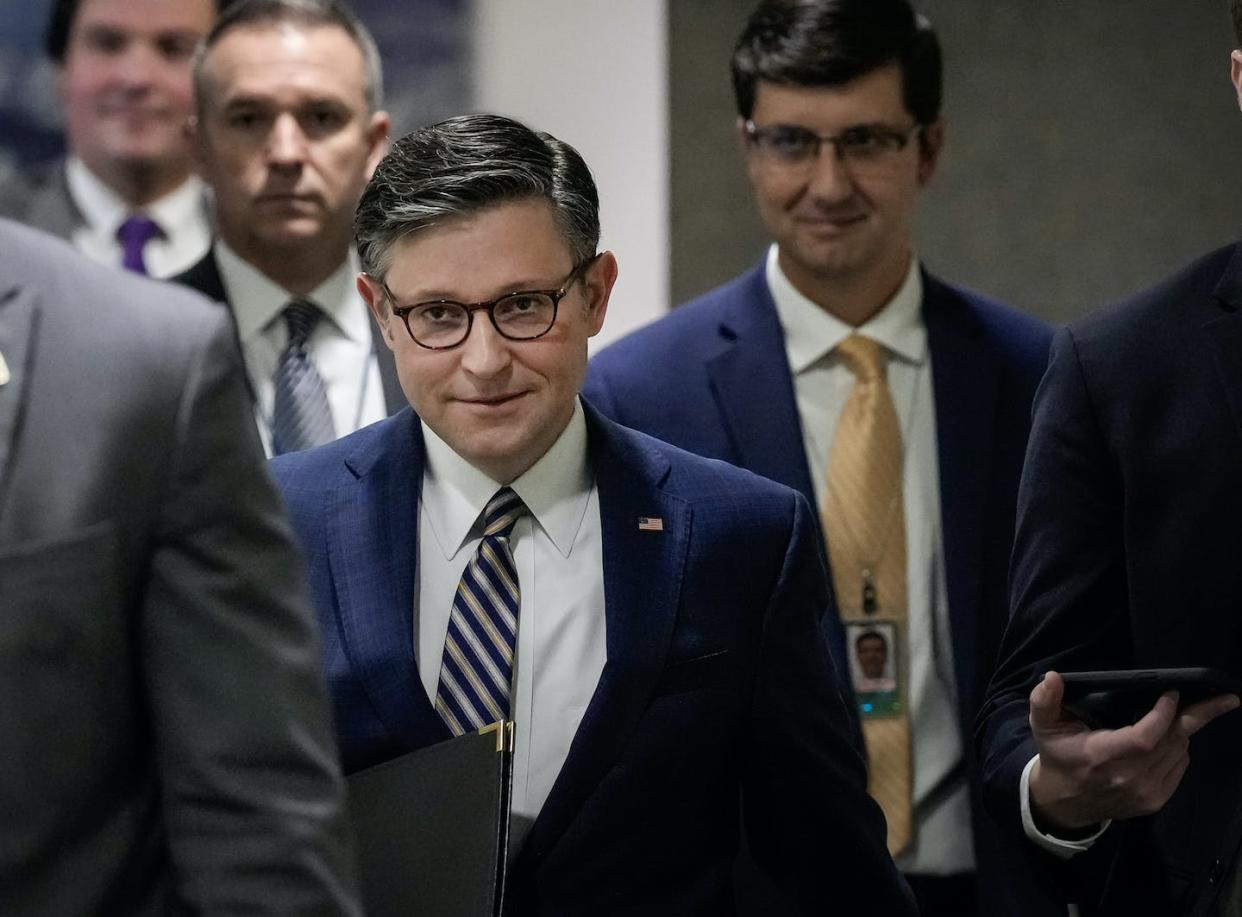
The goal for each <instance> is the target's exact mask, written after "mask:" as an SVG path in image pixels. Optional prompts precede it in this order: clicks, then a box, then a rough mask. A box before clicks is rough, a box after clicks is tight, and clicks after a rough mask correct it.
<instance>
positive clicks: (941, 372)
mask: <svg viewBox="0 0 1242 917" xmlns="http://www.w3.org/2000/svg"><path fill="white" fill-rule="evenodd" d="M923 290H924V292H923V320H924V322H925V324H926V325H927V339H928V347H929V349H930V351H931V360H932V388H933V393H934V399H935V404H936V440H937V448H938V455H939V460H940V461H939V464H940V520H941V532H942V535H943V546H942V552H943V555H944V568H945V578H946V580H947V582H946V586H947V591H948V597H949V618H950V626H951V631H952V634H953V660H954V667H955V668H956V669H957V682H958V684H959V685H974V684H976V679H977V677H978V672H977V671H976V654H977V652H978V648H977V643H978V634H977V622H978V621H979V616H980V615H981V614H982V609H981V608H980V607H979V606H980V595H981V589H982V588H983V583H982V579H981V570H980V565H979V563H978V560H977V559H978V558H979V557H980V556H982V554H983V539H984V538H985V537H987V531H986V526H985V524H984V513H985V510H986V508H987V491H988V485H989V482H990V481H991V477H992V441H993V434H994V432H995V426H996V410H997V392H998V387H999V382H1000V379H999V369H998V367H997V365H996V362H995V360H994V358H993V356H992V354H991V353H990V352H989V350H988V347H987V346H986V342H985V341H984V338H983V334H982V329H981V328H980V327H979V324H978V319H977V318H976V317H975V316H974V315H972V314H971V313H970V311H969V310H968V309H967V307H966V305H965V303H963V302H962V300H961V299H960V297H958V295H957V294H956V293H954V292H953V291H952V290H951V289H949V288H948V287H946V286H945V285H944V284H942V283H940V281H938V280H936V279H935V278H934V277H931V276H930V275H928V274H927V273H924V275H923Z"/></svg>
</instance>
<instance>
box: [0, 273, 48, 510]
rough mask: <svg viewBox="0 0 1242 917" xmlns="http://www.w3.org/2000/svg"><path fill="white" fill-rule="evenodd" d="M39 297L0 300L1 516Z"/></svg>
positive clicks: (17, 293)
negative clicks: (2, 376) (0, 381)
mask: <svg viewBox="0 0 1242 917" xmlns="http://www.w3.org/2000/svg"><path fill="white" fill-rule="evenodd" d="M39 310H40V306H39V297H38V294H37V293H36V292H35V290H34V289H33V288H31V287H17V288H14V289H13V290H11V291H9V293H8V294H7V295H6V296H3V297H0V356H3V358H4V369H3V370H0V372H3V374H5V375H7V376H8V380H7V381H6V382H5V383H4V384H3V385H0V515H3V512H2V511H3V508H4V505H5V495H6V494H7V492H8V483H9V481H10V480H11V479H12V476H13V474H12V469H13V464H14V461H13V456H14V455H15V454H16V452H17V446H18V438H19V437H20V436H21V421H22V416H23V414H24V413H25V408H26V403H27V401H28V400H29V394H30V392H29V380H30V378H31V376H32V374H33V372H34V361H35V354H36V353H37V351H38V333H39Z"/></svg>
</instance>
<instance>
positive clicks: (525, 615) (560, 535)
mask: <svg viewBox="0 0 1242 917" xmlns="http://www.w3.org/2000/svg"><path fill="white" fill-rule="evenodd" d="M423 436H424V438H425V440H426V444H427V464H426V468H425V469H424V471H423V483H422V494H421V496H420V498H419V501H418V505H419V516H418V558H417V567H416V570H417V574H416V582H415V590H414V594H415V597H416V598H415V605H414V647H415V654H416V655H415V658H416V660H417V662H418V671H419V675H420V676H421V678H422V684H423V688H424V690H426V692H427V697H428V698H429V699H431V701H432V702H433V703H434V701H435V696H436V690H437V686H438V685H439V681H440V661H441V658H442V657H443V655H444V638H445V636H446V634H447V633H448V625H449V615H450V613H451V611H452V607H453V596H454V595H455V594H456V592H457V584H458V583H459V582H460V581H461V576H462V573H463V571H464V570H465V569H466V564H467V563H469V561H470V559H471V557H473V556H474V553H475V550H476V548H477V547H478V544H479V541H480V540H481V539H482V535H483V526H482V519H481V518H480V516H481V514H482V512H483V510H484V508H485V507H486V506H487V503H488V501H489V500H490V499H491V498H492V496H494V495H495V493H496V491H497V490H499V489H500V486H501V485H500V484H497V483H496V482H495V481H493V480H491V479H490V478H489V477H488V476H487V475H485V474H484V473H483V472H481V471H479V470H478V469H477V468H475V467H473V466H472V465H470V464H469V463H467V462H466V461H465V460H464V459H462V458H461V457H460V456H458V455H457V454H456V453H455V452H453V450H452V449H451V448H450V447H449V446H448V445H447V444H446V443H445V442H444V441H443V440H442V439H440V438H439V437H438V436H436V434H435V433H433V432H432V431H431V430H430V429H429V428H428V427H427V426H426V425H424V426H423ZM509 486H510V487H512V488H513V490H514V491H515V492H516V493H517V495H518V496H519V497H521V498H522V502H523V503H524V504H526V508H527V510H529V512H528V513H526V514H524V515H522V516H521V517H520V518H519V519H518V521H517V524H516V525H515V526H514V529H513V534H512V535H511V536H510V539H509V544H510V546H511V548H512V550H513V560H514V564H515V565H516V567H517V572H518V590H519V591H520V593H521V607H520V609H519V611H518V631H517V654H516V657H515V659H514V672H513V676H514V691H513V695H512V700H513V704H512V710H511V717H512V719H513V720H514V734H515V735H514V738H515V749H514V755H513V796H512V806H511V808H512V826H511V833H510V839H511V845H512V847H511V849H513V850H514V851H516V850H518V849H519V848H520V846H521V842H522V840H523V839H524V838H525V836H526V833H527V831H529V829H530V825H531V824H532V823H533V822H534V820H535V817H536V816H537V815H538V814H539V811H540V809H542V808H543V804H544V802H545V800H547V798H548V793H549V792H550V791H551V789H552V784H553V783H554V782H555V781H556V777H557V775H558V774H559V773H560V771H561V767H562V765H564V763H565V758H566V756H567V755H568V754H569V745H570V743H571V742H572V741H573V738H574V734H575V733H576V732H577V730H578V724H579V723H580V722H581V721H582V715H583V713H584V712H585V711H586V708H587V705H588V704H589V703H590V701H591V696H592V695H593V694H594V693H595V687H596V685H597V684H598V682H599V677H600V673H601V672H603V670H604V662H605V659H606V657H607V644H606V635H607V630H606V628H605V617H604V555H603V543H602V533H601V528H600V516H599V494H598V492H597V491H596V488H595V482H594V475H593V473H592V470H591V466H590V462H589V460H588V457H587V431H586V419H585V418H584V416H583V413H582V406H581V404H575V407H574V414H573V417H572V419H571V420H570V422H569V425H568V426H567V427H566V428H565V431H564V432H563V433H562V434H561V436H560V438H559V439H558V440H557V441H556V443H555V444H553V446H552V448H551V449H549V450H548V451H547V452H546V453H545V454H544V456H543V458H541V459H540V460H539V461H538V462H536V463H535V464H534V465H533V466H532V467H531V468H530V469H529V470H528V471H527V472H526V473H525V474H523V475H522V476H521V477H519V478H518V479H517V480H516V481H514V482H513V483H512V484H510V485H509Z"/></svg>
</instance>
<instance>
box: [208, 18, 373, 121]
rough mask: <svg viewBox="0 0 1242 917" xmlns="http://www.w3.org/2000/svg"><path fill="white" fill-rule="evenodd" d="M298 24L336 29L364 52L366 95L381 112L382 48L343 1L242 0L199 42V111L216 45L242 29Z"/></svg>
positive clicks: (369, 101)
mask: <svg viewBox="0 0 1242 917" xmlns="http://www.w3.org/2000/svg"><path fill="white" fill-rule="evenodd" d="M284 24H290V25H297V26H302V27H303V28H306V29H314V28H322V27H335V28H338V29H341V30H342V31H343V32H344V33H345V34H346V35H348V36H349V37H350V38H351V39H353V42H354V44H356V45H357V46H358V50H359V51H361V52H362V61H363V68H364V69H363V76H364V79H365V82H364V83H363V86H362V92H363V96H364V97H365V98H366V102H367V107H368V108H369V109H370V110H371V111H372V112H376V111H379V109H380V107H381V106H382V105H383V104H384V70H383V66H382V65H381V63H380V55H379V48H377V47H376V46H375V39H374V38H372V37H371V33H370V31H368V29H367V27H366V26H365V25H363V24H362V21H361V20H360V19H359V18H358V17H357V16H355V15H354V14H353V12H352V11H351V10H350V9H349V7H347V6H346V5H345V4H344V3H341V2H340V0H240V2H230V3H227V4H226V5H225V8H224V10H223V11H222V12H221V13H220V16H219V18H217V19H216V22H215V25H214V26H212V28H211V31H210V32H208V33H207V35H206V37H205V38H204V39H203V40H202V42H200V43H199V46H198V48H197V49H196V51H195V53H194V62H193V64H192V65H191V67H192V73H193V75H194V100H195V102H196V104H197V105H198V108H199V110H200V111H201V110H202V108H203V102H204V100H205V99H206V98H207V85H206V78H205V75H204V73H203V61H204V59H205V58H206V56H207V52H209V51H210V50H211V49H212V48H213V47H215V46H216V44H217V43H218V42H219V41H220V39H221V38H223V37H224V36H225V35H226V34H228V33H229V32H232V31H233V30H234V29H241V28H257V27H264V26H275V25H284Z"/></svg>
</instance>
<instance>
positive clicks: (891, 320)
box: [765, 245, 927, 374]
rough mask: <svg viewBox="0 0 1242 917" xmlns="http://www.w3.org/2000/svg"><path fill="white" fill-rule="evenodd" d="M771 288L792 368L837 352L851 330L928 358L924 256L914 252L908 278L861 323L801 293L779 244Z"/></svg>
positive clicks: (913, 357) (898, 352) (903, 353)
mask: <svg viewBox="0 0 1242 917" xmlns="http://www.w3.org/2000/svg"><path fill="white" fill-rule="evenodd" d="M765 276H766V278H767V282H768V289H769V290H771V292H772V300H773V302H774V303H775V304H776V313H777V316H778V317H779V319H780V323H781V328H782V329H783V330H784V332H785V352H786V354H787V355H788V357H789V367H790V369H791V370H792V371H793V372H794V373H795V374H797V373H801V372H804V371H805V370H807V369H809V368H810V367H811V366H812V365H814V364H815V363H817V362H818V361H819V360H821V359H823V358H824V357H825V356H827V355H828V354H829V353H831V352H832V351H833V350H834V349H835V348H836V346H837V345H838V344H840V343H841V342H842V341H843V340H845V338H847V337H849V335H851V334H855V333H857V334H861V335H864V336H865V337H869V338H872V339H873V340H875V341H877V342H879V343H880V344H883V345H884V347H885V348H886V349H887V350H888V351H889V352H890V353H891V354H893V355H895V356H896V357H897V358H898V359H900V360H904V361H905V362H908V363H914V364H921V363H922V362H923V360H924V359H926V357H927V328H926V326H925V325H924V324H923V318H922V304H923V275H922V272H921V271H920V270H919V261H918V258H917V257H915V256H914V255H911V256H910V266H909V267H908V268H907V269H906V278H905V280H903V281H902V282H901V286H900V287H899V288H898V289H897V292H896V293H895V294H894V295H893V298H892V299H890V300H889V301H888V302H887V303H885V304H884V306H883V308H881V309H880V311H879V312H877V313H876V314H875V315H873V316H871V318H869V319H868V320H867V321H866V322H864V323H863V324H862V325H860V326H859V327H858V328H853V327H851V326H850V325H847V324H846V323H845V322H843V321H841V320H840V319H839V318H837V317H836V316H835V315H833V314H832V313H830V312H828V310H826V309H823V308H821V307H820V306H818V305H817V304H816V303H814V302H812V301H811V300H810V299H808V298H807V297H806V296H804V295H803V294H802V293H801V292H799V291H798V290H797V289H796V288H795V287H794V285H793V283H792V282H790V280H789V278H788V277H786V276H785V272H784V271H783V270H781V266H780V262H779V261H778V259H777V247H776V245H773V246H772V247H771V248H770V249H769V250H768V260H767V265H766V267H765Z"/></svg>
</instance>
